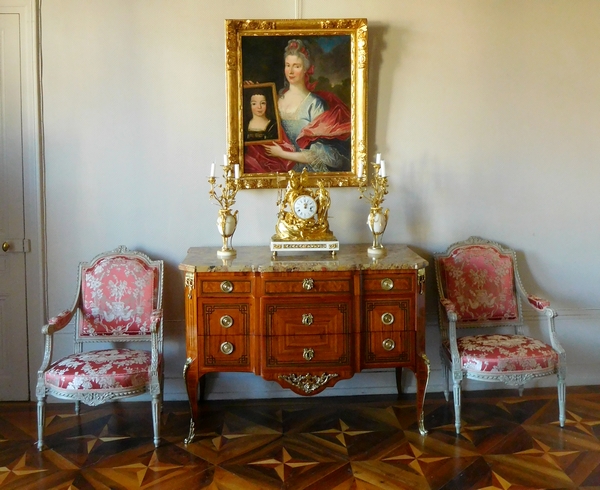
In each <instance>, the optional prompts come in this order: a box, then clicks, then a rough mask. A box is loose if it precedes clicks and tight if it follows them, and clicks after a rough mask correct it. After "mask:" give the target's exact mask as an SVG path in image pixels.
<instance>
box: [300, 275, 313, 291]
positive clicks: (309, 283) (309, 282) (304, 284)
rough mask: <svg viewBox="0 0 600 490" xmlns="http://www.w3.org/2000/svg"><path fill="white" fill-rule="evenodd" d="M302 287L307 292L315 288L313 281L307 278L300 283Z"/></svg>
mask: <svg viewBox="0 0 600 490" xmlns="http://www.w3.org/2000/svg"><path fill="white" fill-rule="evenodd" d="M302 287H303V288H304V289H306V290H307V291H310V290H311V289H312V288H314V287H315V281H313V280H312V279H310V278H308V279H304V280H303V281H302Z"/></svg>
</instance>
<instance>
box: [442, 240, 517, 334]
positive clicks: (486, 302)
mask: <svg viewBox="0 0 600 490" xmlns="http://www.w3.org/2000/svg"><path fill="white" fill-rule="evenodd" d="M434 262H435V269H436V278H437V283H438V292H439V294H440V299H441V300H444V299H448V300H450V301H452V303H453V304H454V306H455V308H456V310H455V312H456V315H457V318H458V324H457V326H460V327H471V326H472V327H480V326H492V325H493V326H500V325H507V326H508V325H515V326H518V325H521V324H522V323H523V316H522V310H521V301H520V298H519V296H518V294H517V287H518V284H520V283H519V281H520V279H519V276H518V272H517V268H516V254H515V252H514V251H513V250H510V249H508V248H505V247H502V246H501V245H500V244H498V243H495V242H491V241H489V240H484V239H482V238H478V237H471V238H469V239H468V240H466V241H464V242H458V243H455V244H453V245H451V246H450V247H449V248H448V250H447V251H446V252H445V253H436V254H434ZM441 313H442V312H440V314H441ZM441 316H443V317H445V315H441ZM459 324H460V325H459Z"/></svg>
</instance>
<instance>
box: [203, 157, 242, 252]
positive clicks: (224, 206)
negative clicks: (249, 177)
mask: <svg viewBox="0 0 600 490" xmlns="http://www.w3.org/2000/svg"><path fill="white" fill-rule="evenodd" d="M239 179H240V166H239V165H238V164H235V165H231V164H230V163H229V160H228V159H227V155H225V156H224V163H223V180H224V182H223V183H222V184H217V179H216V177H215V164H214V163H213V164H211V167H210V177H209V178H208V183H209V184H210V190H209V191H208V195H209V198H210V199H211V200H213V201H215V203H216V204H218V205H219V206H220V207H221V209H219V216H218V217H217V229H218V230H219V233H220V234H221V238H222V239H223V246H222V247H221V249H220V250H217V255H218V256H219V257H221V258H225V259H226V258H229V257H235V256H236V254H237V252H236V251H235V249H234V248H233V246H232V244H231V240H232V237H233V234H234V233H235V229H236V227H237V223H238V218H237V216H238V212H237V210H236V211H235V212H232V210H231V207H232V206H233V205H234V204H235V196H236V194H237V192H238V190H239V189H240V180H239Z"/></svg>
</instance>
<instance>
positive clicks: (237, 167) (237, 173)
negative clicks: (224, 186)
mask: <svg viewBox="0 0 600 490" xmlns="http://www.w3.org/2000/svg"><path fill="white" fill-rule="evenodd" d="M233 174H234V176H235V180H237V179H239V178H240V164H239V163H236V164H235V165H234V166H233Z"/></svg>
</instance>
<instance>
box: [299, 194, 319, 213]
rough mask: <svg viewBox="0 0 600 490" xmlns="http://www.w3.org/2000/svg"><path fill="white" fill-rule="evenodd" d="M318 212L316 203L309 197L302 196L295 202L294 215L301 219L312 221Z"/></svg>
mask: <svg viewBox="0 0 600 490" xmlns="http://www.w3.org/2000/svg"><path fill="white" fill-rule="evenodd" d="M316 212H317V203H316V201H315V200H314V199H313V198H312V197H311V196H308V195H302V196H300V197H298V198H297V199H296V200H295V201H294V214H295V215H296V216H298V218H301V219H310V218H312V217H313V216H314V215H315V213H316Z"/></svg>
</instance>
